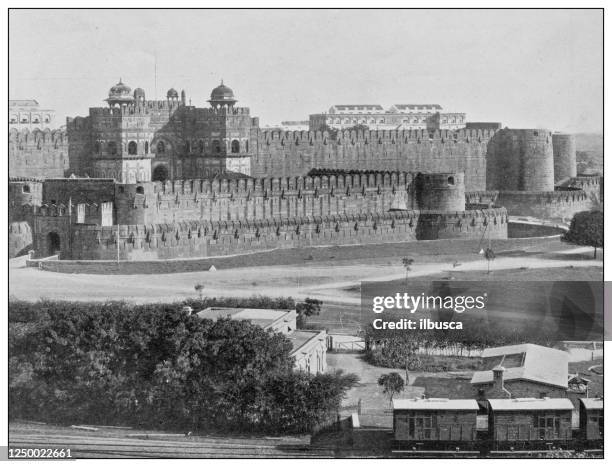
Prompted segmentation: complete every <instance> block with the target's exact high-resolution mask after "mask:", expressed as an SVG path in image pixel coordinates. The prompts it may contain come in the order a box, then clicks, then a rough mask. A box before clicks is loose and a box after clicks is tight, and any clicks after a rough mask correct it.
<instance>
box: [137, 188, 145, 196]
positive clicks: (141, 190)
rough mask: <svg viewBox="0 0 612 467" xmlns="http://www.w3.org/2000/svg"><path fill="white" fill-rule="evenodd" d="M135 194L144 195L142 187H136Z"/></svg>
mask: <svg viewBox="0 0 612 467" xmlns="http://www.w3.org/2000/svg"><path fill="white" fill-rule="evenodd" d="M136 193H138V194H139V195H144V187H141V186H137V187H136Z"/></svg>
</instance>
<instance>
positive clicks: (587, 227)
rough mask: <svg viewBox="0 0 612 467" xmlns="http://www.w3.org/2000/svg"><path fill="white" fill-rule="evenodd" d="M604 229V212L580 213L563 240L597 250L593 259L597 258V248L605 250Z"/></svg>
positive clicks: (576, 215) (575, 217)
mask: <svg viewBox="0 0 612 467" xmlns="http://www.w3.org/2000/svg"><path fill="white" fill-rule="evenodd" d="M603 227H604V215H603V211H583V212H579V213H577V214H575V215H574V218H573V219H572V223H571V224H570V228H569V230H568V231H567V232H566V233H565V235H564V236H563V237H561V239H562V240H563V241H564V242H568V243H573V244H574V245H584V246H592V247H593V248H594V249H595V250H594V251H593V258H597V248H603Z"/></svg>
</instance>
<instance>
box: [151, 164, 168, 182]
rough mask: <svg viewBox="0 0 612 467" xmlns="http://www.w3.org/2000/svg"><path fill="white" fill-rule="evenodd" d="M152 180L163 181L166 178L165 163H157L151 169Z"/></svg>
mask: <svg viewBox="0 0 612 467" xmlns="http://www.w3.org/2000/svg"><path fill="white" fill-rule="evenodd" d="M151 178H152V179H153V181H154V182H165V181H166V180H168V167H166V166H165V165H158V166H157V167H155V168H154V169H153V177H151Z"/></svg>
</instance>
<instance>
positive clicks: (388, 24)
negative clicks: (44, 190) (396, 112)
mask: <svg viewBox="0 0 612 467" xmlns="http://www.w3.org/2000/svg"><path fill="white" fill-rule="evenodd" d="M9 28H10V29H9V96H10V98H11V99H36V100H37V101H38V102H39V103H40V105H41V106H42V107H44V108H51V109H55V110H56V112H57V117H58V119H59V120H61V121H64V119H65V117H66V116H77V115H81V116H84V115H87V114H88V109H89V107H99V106H103V105H105V103H104V102H103V100H104V99H105V98H106V97H107V96H108V90H109V88H110V87H111V86H112V85H114V84H115V83H117V81H118V80H119V78H122V80H123V82H124V83H125V84H127V85H129V86H131V87H132V89H134V88H136V87H142V88H144V90H145V92H146V96H147V98H148V99H151V98H154V97H155V96H157V97H158V98H163V97H165V94H166V91H167V90H168V89H169V88H171V87H173V88H175V89H177V90H178V91H179V92H180V90H182V89H184V90H185V92H186V94H187V99H188V100H189V99H190V100H191V102H192V104H193V105H197V106H198V107H203V106H207V105H208V104H207V103H206V100H207V99H208V98H209V96H210V91H211V90H212V88H213V87H215V86H216V85H218V84H219V82H220V81H221V79H223V80H224V83H225V84H226V85H228V86H230V87H231V88H232V89H233V90H234V94H235V96H236V98H237V99H238V101H239V102H238V105H242V106H246V107H250V109H251V115H253V116H258V117H260V124H261V125H262V126H263V125H266V124H276V123H279V122H280V121H282V120H308V115H309V114H312V113H319V112H322V111H327V110H328V109H329V107H330V106H331V105H333V104H362V103H363V104H381V105H383V106H384V107H385V108H387V107H389V106H390V105H392V104H401V103H406V104H440V105H442V107H443V108H444V109H445V110H447V111H449V112H465V113H466V114H467V120H468V121H495V122H501V123H502V124H503V126H508V127H510V128H549V129H551V130H557V131H569V132H601V131H602V129H603V116H602V112H603V76H602V75H603V63H602V62H603V28H602V13H601V11H600V10H11V11H10V12H9ZM156 63H157V67H156V66H155V64H156ZM156 68H157V73H156V72H155V69H156ZM156 74H157V86H156V85H155V83H156V80H155V76H156Z"/></svg>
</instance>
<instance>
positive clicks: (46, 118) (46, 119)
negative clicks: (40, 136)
mask: <svg viewBox="0 0 612 467" xmlns="http://www.w3.org/2000/svg"><path fill="white" fill-rule="evenodd" d="M50 121H51V117H50V116H49V115H45V123H49V122H50Z"/></svg>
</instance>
